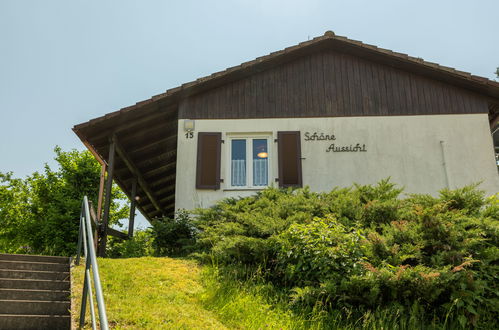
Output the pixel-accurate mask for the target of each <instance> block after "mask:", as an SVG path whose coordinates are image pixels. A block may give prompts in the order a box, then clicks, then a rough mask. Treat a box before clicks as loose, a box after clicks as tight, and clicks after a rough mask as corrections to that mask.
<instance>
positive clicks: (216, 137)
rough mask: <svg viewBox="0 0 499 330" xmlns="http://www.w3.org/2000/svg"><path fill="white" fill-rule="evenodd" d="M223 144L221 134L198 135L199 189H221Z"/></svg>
mask: <svg viewBox="0 0 499 330" xmlns="http://www.w3.org/2000/svg"><path fill="white" fill-rule="evenodd" d="M221 143H222V134H221V133H206V132H199V133H198V156H197V164H196V188H197V189H215V190H217V189H220V148H221Z"/></svg>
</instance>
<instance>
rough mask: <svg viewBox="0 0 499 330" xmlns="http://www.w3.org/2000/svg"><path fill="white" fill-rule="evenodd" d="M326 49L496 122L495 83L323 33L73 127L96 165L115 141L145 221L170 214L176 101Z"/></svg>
mask: <svg viewBox="0 0 499 330" xmlns="http://www.w3.org/2000/svg"><path fill="white" fill-rule="evenodd" d="M328 50H330V51H335V52H342V53H347V54H351V55H354V56H358V57H361V58H364V59H368V60H370V61H375V62H379V63H383V64H385V65H388V66H392V67H394V68H397V69H401V70H405V71H409V72H413V73H416V74H420V75H423V76H426V77H430V78H432V79H436V80H439V81H442V82H445V83H448V84H451V85H455V86H459V87H462V88H465V89H468V90H471V91H474V92H476V93H478V94H481V95H483V96H484V97H485V98H487V99H488V100H489V104H490V106H489V110H490V111H489V116H490V119H491V123H492V122H494V121H497V118H498V104H499V82H496V81H492V80H489V79H487V78H483V77H479V76H475V75H472V74H470V73H467V72H463V71H459V70H456V69H453V68H450V67H445V66H441V65H439V64H436V63H432V62H427V61H424V60H423V59H421V58H416V57H412V56H409V55H407V54H402V53H397V52H393V51H391V50H388V49H383V48H378V47H376V46H373V45H368V44H364V43H362V42H360V41H356V40H351V39H348V38H345V37H341V36H336V35H335V34H334V33H333V32H331V31H328V32H326V33H325V34H324V35H323V36H320V37H317V38H314V39H312V40H309V41H305V42H302V43H300V44H298V45H295V46H292V47H288V48H285V49H283V50H280V51H277V52H273V53H271V54H269V55H266V56H262V57H259V58H256V59H255V60H252V61H249V62H245V63H242V64H241V65H238V66H234V67H230V68H228V69H226V70H224V71H220V72H217V73H213V74H211V75H210V76H206V77H203V78H199V79H197V80H195V81H192V82H188V83H185V84H183V85H181V86H179V87H176V88H172V89H169V90H167V91H166V92H165V93H162V94H159V95H156V96H153V97H152V98H150V99H148V100H145V101H142V102H138V103H136V104H135V105H132V106H130V107H126V108H123V109H121V110H119V111H116V112H112V113H109V114H107V115H105V116H102V117H99V118H95V119H92V120H90V121H88V122H86V123H82V124H79V125H76V126H74V128H73V130H74V132H75V133H76V134H77V135H78V137H79V138H80V139H81V140H82V142H83V143H84V144H85V146H87V148H89V150H90V151H91V152H92V153H93V154H94V155H95V157H96V158H97V159H98V160H99V161H100V162H101V163H107V162H108V160H109V159H108V153H109V146H110V144H111V142H112V141H115V142H117V143H116V146H117V157H116V172H115V176H114V177H115V181H116V182H117V183H118V185H119V186H120V187H121V188H122V189H123V191H124V192H125V193H126V194H127V195H128V196H129V197H130V193H131V185H132V181H133V178H134V177H138V196H139V201H138V205H137V206H138V208H139V209H140V210H141V211H142V213H143V214H144V216H145V217H146V218H148V219H149V220H151V219H153V218H155V217H158V216H162V215H170V216H171V215H172V214H173V212H174V210H175V172H176V152H177V150H176V148H177V123H178V119H179V114H178V104H179V102H181V100H182V99H185V98H187V97H189V96H192V95H196V94H199V93H202V92H204V91H207V90H210V89H213V88H216V87H219V86H222V85H224V84H227V83H229V82H232V81H236V80H239V79H243V78H246V77H248V76H251V75H253V74H255V73H258V72H262V71H265V70H267V69H270V68H272V67H275V66H278V65H281V64H284V63H287V62H291V61H293V60H296V59H298V58H300V57H303V56H307V55H309V54H312V53H316V52H320V51H328ZM185 118H188V115H187V116H185Z"/></svg>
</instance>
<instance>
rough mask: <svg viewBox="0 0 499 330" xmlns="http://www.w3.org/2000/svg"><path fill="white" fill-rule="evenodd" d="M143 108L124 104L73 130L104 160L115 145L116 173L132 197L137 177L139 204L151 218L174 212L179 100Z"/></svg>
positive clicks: (119, 182) (104, 161)
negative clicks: (116, 110)
mask: <svg viewBox="0 0 499 330" xmlns="http://www.w3.org/2000/svg"><path fill="white" fill-rule="evenodd" d="M140 109H141V110H140V111H131V109H122V110H121V111H118V112H116V113H111V114H108V115H106V116H104V117H101V118H98V119H96V120H91V121H89V122H88V123H84V124H80V125H76V126H75V127H74V128H73V131H74V132H75V133H76V134H77V135H78V137H79V138H80V139H81V140H82V142H83V143H84V144H85V146H86V147H87V148H88V149H89V150H90V151H91V152H92V153H93V154H94V156H95V157H96V158H97V159H98V160H99V161H100V162H101V164H102V163H105V164H108V162H109V150H110V145H111V143H112V142H114V145H115V165H114V174H113V178H114V180H115V182H117V184H118V185H119V186H120V187H121V189H122V190H123V191H124V192H125V193H126V194H127V196H128V197H129V198H130V197H131V196H130V195H131V191H132V184H133V181H134V180H137V194H136V195H137V196H138V200H137V201H136V205H137V208H138V209H139V210H140V211H141V212H142V214H143V215H144V216H145V217H146V218H147V219H148V220H152V219H154V218H156V217H161V216H164V215H165V216H172V215H173V213H174V203H175V173H176V159H177V158H176V152H177V116H178V112H177V106H176V105H175V104H170V103H168V102H163V101H158V102H148V104H143V105H141V106H140Z"/></svg>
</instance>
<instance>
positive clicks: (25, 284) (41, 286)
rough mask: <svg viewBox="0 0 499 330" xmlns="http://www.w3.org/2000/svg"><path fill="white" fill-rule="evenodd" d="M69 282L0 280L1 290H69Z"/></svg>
mask: <svg viewBox="0 0 499 330" xmlns="http://www.w3.org/2000/svg"><path fill="white" fill-rule="evenodd" d="M69 285H70V284H69V281H52V280H29V279H10V278H0V288H2V289H28V290H69Z"/></svg>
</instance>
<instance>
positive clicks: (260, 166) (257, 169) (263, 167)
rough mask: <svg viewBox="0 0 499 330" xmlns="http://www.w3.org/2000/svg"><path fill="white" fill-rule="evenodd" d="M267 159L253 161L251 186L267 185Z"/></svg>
mask: <svg viewBox="0 0 499 330" xmlns="http://www.w3.org/2000/svg"><path fill="white" fill-rule="evenodd" d="M267 163H268V162H267V159H266V158H265V159H253V185H254V186H266V185H267V173H268V170H267Z"/></svg>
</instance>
